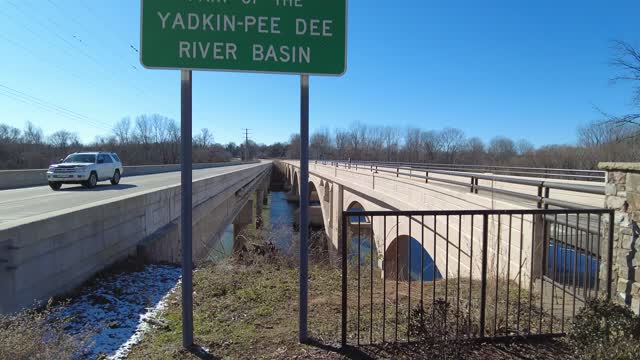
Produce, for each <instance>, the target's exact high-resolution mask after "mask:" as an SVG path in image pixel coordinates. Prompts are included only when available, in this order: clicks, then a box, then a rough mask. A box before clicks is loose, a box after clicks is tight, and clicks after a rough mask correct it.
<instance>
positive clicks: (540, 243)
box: [531, 215, 549, 280]
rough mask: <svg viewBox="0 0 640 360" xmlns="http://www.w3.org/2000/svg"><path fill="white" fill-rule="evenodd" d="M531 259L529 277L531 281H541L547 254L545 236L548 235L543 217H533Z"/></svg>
mask: <svg viewBox="0 0 640 360" xmlns="http://www.w3.org/2000/svg"><path fill="white" fill-rule="evenodd" d="M533 226H534V231H533V239H532V244H531V246H532V247H533V249H532V251H533V257H532V258H531V277H532V279H533V280H537V279H542V276H543V274H544V262H545V256H546V254H547V246H548V244H547V239H546V237H547V235H548V234H549V231H548V229H549V224H548V223H547V222H546V221H545V220H544V215H535V216H534V217H533Z"/></svg>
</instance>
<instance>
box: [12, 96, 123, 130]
mask: <svg viewBox="0 0 640 360" xmlns="http://www.w3.org/2000/svg"><path fill="white" fill-rule="evenodd" d="M0 94H2V95H4V96H6V97H9V98H12V99H14V100H17V101H19V102H22V103H25V104H28V105H35V106H37V107H39V108H41V109H43V110H46V111H49V112H51V113H55V114H57V115H60V116H62V117H64V118H66V119H69V120H73V121H76V122H77V121H82V122H84V123H88V124H89V125H90V126H93V127H95V128H98V129H102V130H107V131H111V125H110V124H107V123H106V122H102V121H99V120H95V119H92V118H89V117H88V116H86V115H83V114H80V113H77V112H75V111H72V110H69V109H67V108H65V107H62V106H59V105H56V104H54V103H51V102H48V101H46V100H42V99H40V98H37V97H35V96H32V95H29V94H27V93H25V92H22V91H19V90H16V89H14V88H11V87H8V86H5V85H2V84H0Z"/></svg>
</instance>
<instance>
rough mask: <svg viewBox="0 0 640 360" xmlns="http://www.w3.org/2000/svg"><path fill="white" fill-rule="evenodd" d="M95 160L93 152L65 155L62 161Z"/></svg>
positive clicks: (82, 161) (87, 161)
mask: <svg viewBox="0 0 640 360" xmlns="http://www.w3.org/2000/svg"><path fill="white" fill-rule="evenodd" d="M95 162H96V156H95V155H93V154H73V155H69V156H67V158H66V159H64V161H63V163H94V164H95Z"/></svg>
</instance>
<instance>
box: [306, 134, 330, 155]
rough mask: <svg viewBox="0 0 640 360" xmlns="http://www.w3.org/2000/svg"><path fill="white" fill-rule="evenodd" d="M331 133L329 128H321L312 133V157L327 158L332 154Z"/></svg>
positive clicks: (310, 142) (310, 149)
mask: <svg viewBox="0 0 640 360" xmlns="http://www.w3.org/2000/svg"><path fill="white" fill-rule="evenodd" d="M331 148H332V147H331V135H329V129H320V130H318V131H316V132H314V133H313V134H312V135H311V139H310V141H309V155H310V156H311V158H312V159H326V158H328V157H330V155H331V150H332V149H331Z"/></svg>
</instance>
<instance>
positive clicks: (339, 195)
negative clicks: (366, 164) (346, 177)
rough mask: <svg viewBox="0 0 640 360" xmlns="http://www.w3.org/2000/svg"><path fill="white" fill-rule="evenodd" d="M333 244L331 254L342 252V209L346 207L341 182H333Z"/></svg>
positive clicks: (330, 249)
mask: <svg viewBox="0 0 640 360" xmlns="http://www.w3.org/2000/svg"><path fill="white" fill-rule="evenodd" d="M331 195H332V196H331V206H330V208H331V234H330V235H331V245H332V246H330V247H329V255H330V256H332V257H333V256H338V255H339V253H340V249H341V248H340V243H341V241H340V236H341V234H342V210H343V209H344V188H343V186H342V185H340V184H335V183H334V184H333V191H332V194H331Z"/></svg>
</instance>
